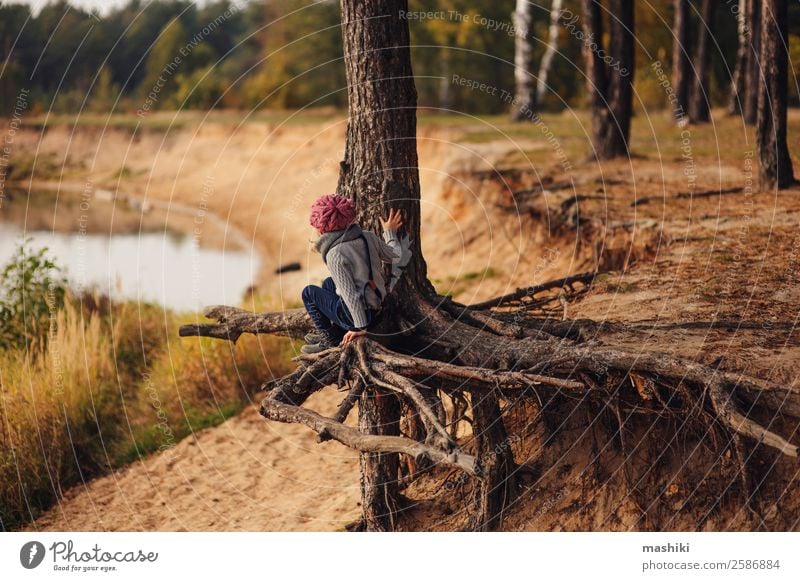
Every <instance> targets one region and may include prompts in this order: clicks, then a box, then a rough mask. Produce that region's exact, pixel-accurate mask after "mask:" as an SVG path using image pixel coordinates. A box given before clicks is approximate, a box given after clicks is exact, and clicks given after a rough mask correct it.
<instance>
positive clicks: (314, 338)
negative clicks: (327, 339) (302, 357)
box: [303, 331, 322, 343]
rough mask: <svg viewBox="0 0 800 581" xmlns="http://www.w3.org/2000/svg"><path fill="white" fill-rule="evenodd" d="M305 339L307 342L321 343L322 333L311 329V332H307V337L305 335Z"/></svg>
mask: <svg viewBox="0 0 800 581" xmlns="http://www.w3.org/2000/svg"><path fill="white" fill-rule="evenodd" d="M303 341H305V342H306V343H319V342H320V341H322V333H320V332H319V331H311V332H310V333H306V334H305V337H303Z"/></svg>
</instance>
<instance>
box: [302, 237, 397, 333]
mask: <svg viewBox="0 0 800 581" xmlns="http://www.w3.org/2000/svg"><path fill="white" fill-rule="evenodd" d="M362 234H363V236H364V239H366V241H367V246H368V247H369V253H370V260H369V262H368V261H367V258H366V251H367V248H365V245H364V240H363V239H362V238H361V235H362ZM315 248H316V249H317V250H318V251H319V252H320V254H322V260H323V262H325V263H326V264H327V265H328V269H329V270H330V271H331V278H333V282H334V284H335V285H336V294H338V295H339V296H340V297H342V300H343V301H344V304H345V305H347V310H348V311H350V315H351V316H352V317H353V326H354V327H356V328H357V329H364V328H366V326H367V324H368V319H367V308H371V309H377V308H379V307H380V305H381V297H385V296H386V283H385V282H384V279H383V272H382V269H381V264H382V263H384V262H386V263H391V264H397V263H398V262H399V261H400V259H401V257H402V252H403V251H402V247H401V245H400V241H399V240H398V238H397V232H396V231H394V230H386V231H384V233H383V240H381V239H380V238H379V237H378V236H377V235H376V234H374V233H373V232H369V231H367V230H362V229H361V227H360V226H359V225H358V224H351V225H350V226H348V227H347V228H346V229H345V230H336V231H334V232H328V233H326V234H323V235H322V236H320V237H319V239H318V240H317V242H316V244H315ZM369 263H371V266H372V272H370V270H369ZM370 279H372V280H373V281H374V282H375V286H376V287H377V292H376V290H373V289H372V288H371V287H370V286H369V284H368V283H369V281H370ZM379 295H380V296H379Z"/></svg>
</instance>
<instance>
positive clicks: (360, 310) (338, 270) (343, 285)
mask: <svg viewBox="0 0 800 581" xmlns="http://www.w3.org/2000/svg"><path fill="white" fill-rule="evenodd" d="M328 268H330V271H331V278H333V282H334V284H335V285H336V292H337V293H338V294H339V296H340V297H342V300H343V301H344V304H345V305H347V310H348V311H350V316H351V317H353V326H354V327H355V328H356V329H366V327H367V324H368V323H369V321H368V320H367V311H366V308H365V307H364V301H363V300H362V299H361V293H360V292H359V290H358V288H357V285H356V283H355V281H354V280H353V275H352V271H351V270H350V267H349V265H348V264H347V261H346V260H345V259H344V258H343V257H342V256H341V255H340V254H338V253H334V252H332V253H331V254H329V255H328Z"/></svg>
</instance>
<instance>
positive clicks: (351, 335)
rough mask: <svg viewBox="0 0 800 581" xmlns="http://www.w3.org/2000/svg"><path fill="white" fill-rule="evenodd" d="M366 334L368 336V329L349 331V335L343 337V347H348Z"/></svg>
mask: <svg viewBox="0 0 800 581" xmlns="http://www.w3.org/2000/svg"><path fill="white" fill-rule="evenodd" d="M366 334H367V330H366V329H362V330H361V331H348V332H347V333H345V334H344V337H342V345H347V344H349V343H351V342H353V341H355V340H356V339H358V338H359V337H363V336H364V335H366Z"/></svg>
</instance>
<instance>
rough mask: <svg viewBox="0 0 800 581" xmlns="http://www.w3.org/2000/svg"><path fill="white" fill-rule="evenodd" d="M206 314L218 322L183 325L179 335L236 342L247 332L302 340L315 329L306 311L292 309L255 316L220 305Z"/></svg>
mask: <svg viewBox="0 0 800 581" xmlns="http://www.w3.org/2000/svg"><path fill="white" fill-rule="evenodd" d="M203 314H204V315H205V316H206V318H208V319H215V320H216V321H217V323H216V324H194V325H181V328H180V329H179V331H178V334H179V335H180V336H181V337H194V336H197V337H212V338H214V339H226V340H228V341H232V342H234V343H235V342H236V340H237V339H238V338H239V337H240V336H241V335H242V334H244V333H251V334H253V335H257V334H259V333H269V334H273V335H286V336H289V337H302V336H303V334H304V333H307V332H309V331H311V330H312V329H313V328H314V326H313V325H312V323H311V319H310V318H309V317H308V313H306V310H305V309H290V310H288V311H282V312H277V313H273V312H270V313H253V312H252V311H247V310H244V309H238V308H236V307H226V306H219V305H218V306H213V307H208V308H207V309H205V311H203Z"/></svg>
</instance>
